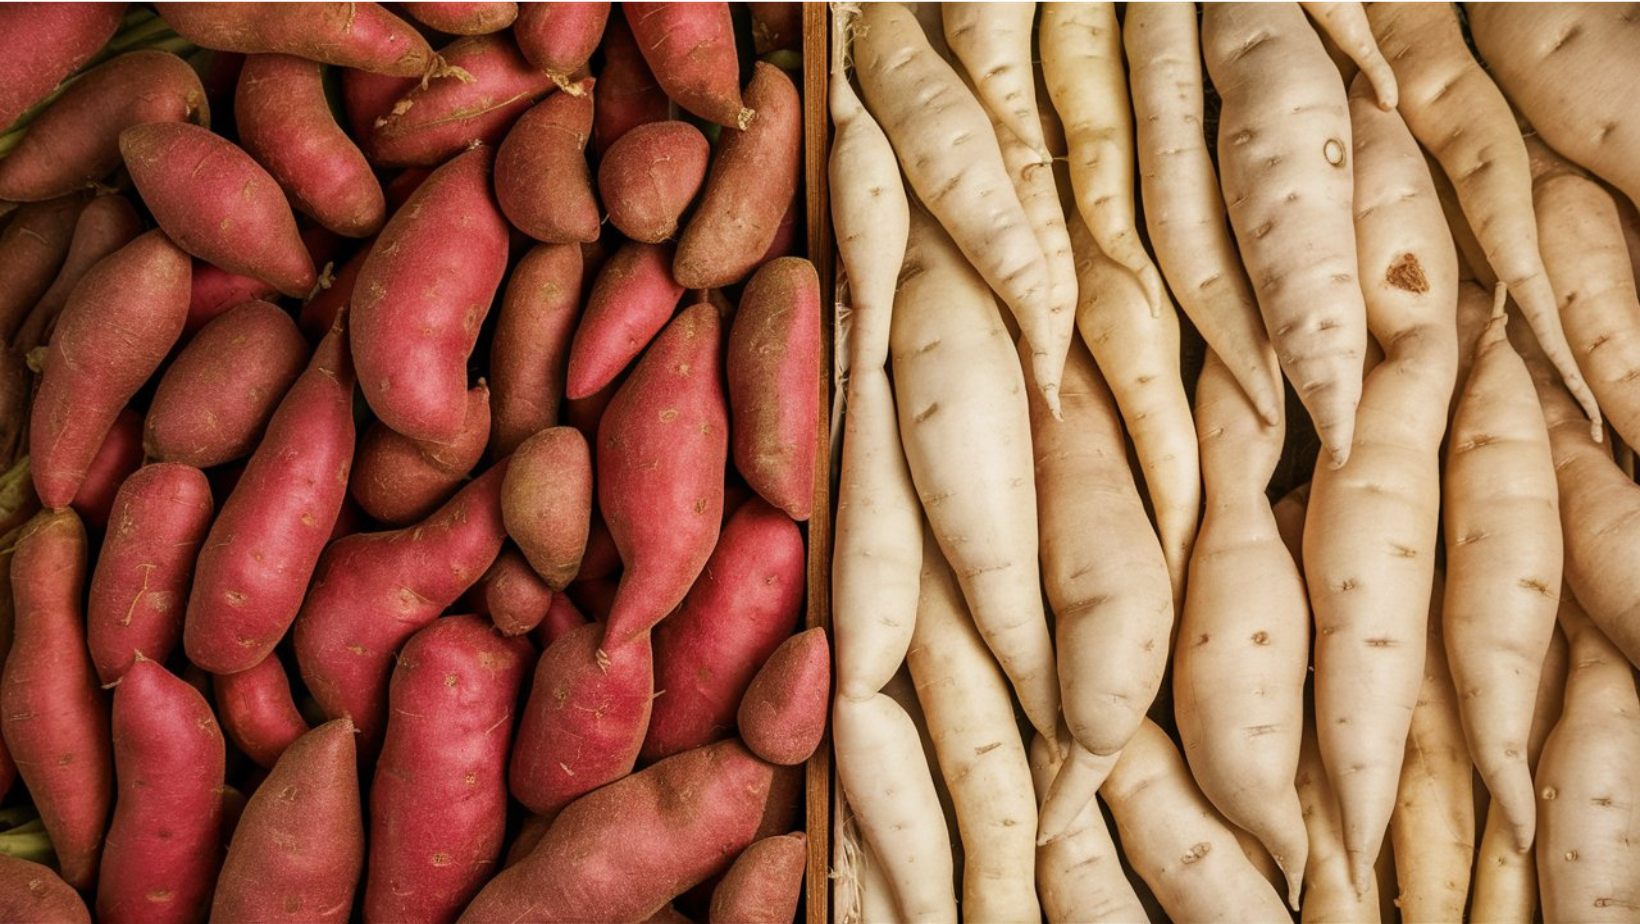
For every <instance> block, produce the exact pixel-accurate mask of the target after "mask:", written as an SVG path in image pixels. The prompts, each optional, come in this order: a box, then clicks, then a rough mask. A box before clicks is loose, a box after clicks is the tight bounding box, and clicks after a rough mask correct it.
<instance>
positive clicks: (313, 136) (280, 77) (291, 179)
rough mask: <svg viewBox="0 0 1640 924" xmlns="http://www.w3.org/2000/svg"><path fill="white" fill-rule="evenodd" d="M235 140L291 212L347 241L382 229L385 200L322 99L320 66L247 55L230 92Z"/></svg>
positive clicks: (281, 57) (360, 154)
mask: <svg viewBox="0 0 1640 924" xmlns="http://www.w3.org/2000/svg"><path fill="white" fill-rule="evenodd" d="M234 118H235V120H236V121H237V124H238V128H239V143H240V144H241V145H243V146H244V148H245V152H246V153H247V154H249V155H250V156H251V157H254V158H255V159H256V162H257V163H259V164H261V165H262V166H263V167H265V168H267V171H268V173H269V174H270V175H272V177H273V178H274V180H275V181H277V182H278V183H279V186H280V188H281V189H283V190H284V191H285V193H286V195H288V196H290V200H291V203H292V204H293V205H295V206H296V209H297V211H299V212H301V213H302V214H304V215H311V216H312V217H313V219H314V220H315V221H317V222H319V224H321V225H323V226H324V227H326V228H329V229H330V230H332V231H334V232H336V233H337V234H340V235H343V236H346V237H368V236H369V235H372V234H375V233H376V232H377V231H379V230H381V226H382V222H383V221H385V220H386V218H387V202H386V200H385V199H384V198H383V196H382V187H381V183H379V182H377V180H376V176H375V174H373V173H371V171H370V164H369V163H367V162H366V161H365V159H364V152H362V151H360V150H359V146H358V145H356V144H354V143H353V139H351V138H349V137H348V136H347V133H346V132H344V131H342V128H341V126H340V125H337V124H336V119H335V117H334V116H332V115H331V113H330V104H329V103H328V102H326V101H325V86H324V76H323V74H322V73H321V68H320V65H318V64H315V63H314V62H312V61H307V60H304V59H302V58H293V57H291V56H289V55H251V56H250V57H248V58H246V59H245V67H244V69H243V70H241V71H240V72H239V89H238V91H237V92H236V93H235V94H234Z"/></svg>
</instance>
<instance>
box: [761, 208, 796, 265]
mask: <svg viewBox="0 0 1640 924" xmlns="http://www.w3.org/2000/svg"><path fill="white" fill-rule="evenodd" d="M797 192H798V191H797V190H795V189H794V190H792V197H791V200H790V201H789V202H787V203H786V214H784V215H782V216H780V227H779V228H776V229H775V232H774V240H773V241H772V242H771V243H770V244H769V249H768V250H766V251H764V252H763V256H762V258H760V259H759V260H758V261H757V263H758V265H759V266H762V265H763V264H765V263H768V262H769V261H770V260H773V259H775V258H776V257H793V256H802V254H801V253H799V252H798V249H797V219H798V217H799V210H798V207H797Z"/></svg>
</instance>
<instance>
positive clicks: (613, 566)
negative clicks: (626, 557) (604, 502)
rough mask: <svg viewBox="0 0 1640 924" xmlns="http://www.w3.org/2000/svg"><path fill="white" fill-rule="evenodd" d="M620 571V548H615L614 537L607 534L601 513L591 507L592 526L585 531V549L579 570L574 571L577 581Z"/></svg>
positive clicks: (610, 575)
mask: <svg viewBox="0 0 1640 924" xmlns="http://www.w3.org/2000/svg"><path fill="white" fill-rule="evenodd" d="M620 572H621V550H620V549H617V548H615V537H613V536H611V535H610V534H609V526H608V525H607V524H606V523H604V517H603V514H601V513H599V512H598V508H597V507H596V506H594V507H593V509H592V528H591V529H590V530H588V532H587V550H586V553H585V554H583V555H582V556H581V570H579V571H577V572H575V579H576V580H577V581H586V580H593V579H596V578H608V577H614V576H616V575H617V574H620Z"/></svg>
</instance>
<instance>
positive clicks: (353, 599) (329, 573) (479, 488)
mask: <svg viewBox="0 0 1640 924" xmlns="http://www.w3.org/2000/svg"><path fill="white" fill-rule="evenodd" d="M506 471H507V466H506V462H505V461H503V462H501V463H499V464H497V465H496V466H494V467H492V468H491V469H490V470H489V471H487V472H485V473H484V474H483V475H481V476H479V477H478V478H477V479H475V480H474V481H472V482H471V483H470V484H468V485H467V486H466V487H465V488H462V489H461V491H460V492H459V493H457V494H456V496H455V497H452V498H450V500H449V501H448V502H446V503H445V504H444V506H443V507H440V508H439V509H438V511H437V512H436V513H434V514H433V515H432V516H431V517H428V518H427V519H426V520H423V521H422V522H420V523H416V524H414V525H412V526H407V527H404V528H403V529H397V530H389V531H387V532H378V533H356V534H354V535H352V536H348V537H346V538H344V539H340V540H338V541H336V542H335V543H332V544H331V546H330V548H328V549H326V550H325V556H324V559H323V561H321V562H320V564H319V569H318V576H317V579H316V580H315V581H314V584H313V589H312V590H311V591H309V593H308V598H307V602H306V603H304V604H303V605H302V612H301V614H300V615H299V616H297V617H296V625H295V630H294V631H295V640H296V661H297V664H298V665H299V666H300V667H301V669H302V679H303V680H305V681H307V685H308V690H309V692H311V693H312V694H313V698H314V699H315V700H317V701H318V703H319V706H320V708H322V709H323V710H324V711H325V715H326V716H328V717H330V718H341V717H342V716H347V717H349V718H351V719H352V720H353V724H354V725H355V726H357V728H358V731H359V734H360V735H361V736H362V738H361V742H360V745H359V746H360V749H361V750H363V751H364V752H366V753H371V752H373V751H374V749H375V747H376V745H377V744H379V743H380V741H381V735H382V730H383V727H384V725H385V723H386V721H387V681H388V674H389V672H390V671H391V670H392V669H393V657H394V655H395V654H396V653H397V651H398V649H399V646H400V645H402V644H404V642H405V640H406V639H408V638H409V637H410V636H411V635H413V634H414V633H415V632H416V630H417V629H420V628H421V627H422V626H425V625H427V624H428V623H430V622H432V621H433V620H434V619H437V618H438V616H439V614H440V613H442V612H444V610H445V609H446V608H447V607H449V606H450V604H452V603H454V602H455V601H456V600H457V598H459V597H460V596H461V595H462V594H463V593H464V592H466V590H467V588H468V587H471V586H472V585H473V584H474V583H476V582H477V581H478V579H479V578H480V577H483V576H484V572H485V571H487V570H489V567H490V564H491V563H492V562H494V561H495V557H496V555H498V554H500V552H501V542H502V540H503V539H504V538H505V534H504V533H503V530H502V526H501V481H502V478H503V477H504V476H505V475H506Z"/></svg>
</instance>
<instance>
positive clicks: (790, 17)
mask: <svg viewBox="0 0 1640 924" xmlns="http://www.w3.org/2000/svg"><path fill="white" fill-rule="evenodd" d="M747 8H748V11H749V12H750V13H751V14H752V50H753V51H755V52H757V53H758V55H760V56H761V55H766V54H768V53H769V52H771V51H780V50H782V49H786V48H793V49H798V50H801V49H802V47H803V4H801V3H749V4H747Z"/></svg>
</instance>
